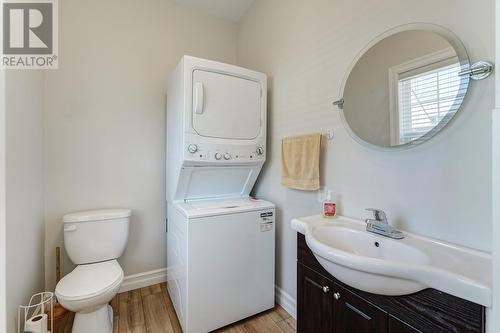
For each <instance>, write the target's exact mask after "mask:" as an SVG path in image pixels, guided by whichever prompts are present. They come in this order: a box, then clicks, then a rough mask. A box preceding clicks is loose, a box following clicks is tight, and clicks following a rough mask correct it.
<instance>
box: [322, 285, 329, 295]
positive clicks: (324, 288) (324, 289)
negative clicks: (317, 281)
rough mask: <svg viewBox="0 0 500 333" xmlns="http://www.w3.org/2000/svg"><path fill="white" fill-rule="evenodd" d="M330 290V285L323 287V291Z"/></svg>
mask: <svg viewBox="0 0 500 333" xmlns="http://www.w3.org/2000/svg"><path fill="white" fill-rule="evenodd" d="M329 291H330V287H328V286H324V287H323V292H324V293H325V294H326V293H327V292H329Z"/></svg>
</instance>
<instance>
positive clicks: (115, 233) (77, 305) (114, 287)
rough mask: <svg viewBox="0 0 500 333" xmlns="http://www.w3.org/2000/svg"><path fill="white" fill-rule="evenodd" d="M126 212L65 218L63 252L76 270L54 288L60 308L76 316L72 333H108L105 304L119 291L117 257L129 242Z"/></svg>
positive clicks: (109, 312) (108, 314) (110, 324)
mask: <svg viewBox="0 0 500 333" xmlns="http://www.w3.org/2000/svg"><path fill="white" fill-rule="evenodd" d="M130 214H131V211H130V210H129V209H112V210H111V209H106V210H96V211H87V212H79V213H73V214H68V215H65V216H64V218H63V221H64V241H65V249H66V252H67V253H68V256H69V257H70V259H71V261H73V263H75V264H77V265H78V266H76V268H75V269H74V270H73V271H72V272H71V273H69V274H67V275H66V276H64V277H63V278H62V279H61V281H59V283H58V284H57V286H56V290H55V294H56V297H57V299H58V301H59V303H61V305H62V306H63V307H65V308H66V309H68V310H70V311H73V312H75V319H74V321H73V328H72V332H73V333H89V332H92V333H111V332H112V331H113V310H112V308H111V306H109V305H108V303H109V302H110V301H111V300H112V299H113V297H114V296H115V295H116V294H117V293H118V291H119V290H120V287H121V284H122V282H123V276H124V274H123V270H122V268H121V267H120V264H119V263H118V261H116V258H118V257H120V256H121V254H122V253H123V250H124V249H125V245H126V243H127V240H128V225H129V217H130Z"/></svg>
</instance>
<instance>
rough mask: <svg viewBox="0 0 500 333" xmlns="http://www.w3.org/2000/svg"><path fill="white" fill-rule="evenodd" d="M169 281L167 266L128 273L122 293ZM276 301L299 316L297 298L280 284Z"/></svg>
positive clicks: (290, 312)
mask: <svg viewBox="0 0 500 333" xmlns="http://www.w3.org/2000/svg"><path fill="white" fill-rule="evenodd" d="M165 281H167V268H166V267H165V268H160V269H155V270H153V271H149V272H143V273H138V274H132V275H127V276H125V278H124V279H123V283H122V286H121V288H120V291H119V292H120V293H123V292H126V291H129V290H134V289H140V288H144V287H148V286H152V285H154V284H158V283H162V282H165ZM274 292H275V299H276V303H278V304H279V305H281V307H282V308H283V309H284V310H285V311H286V312H288V313H289V314H290V315H291V316H292V317H293V318H297V304H296V301H295V299H294V298H293V297H292V296H290V294H288V293H287V292H285V291H284V290H283V289H281V288H280V287H278V286H274Z"/></svg>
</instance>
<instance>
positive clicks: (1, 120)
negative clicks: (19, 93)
mask: <svg viewBox="0 0 500 333" xmlns="http://www.w3.org/2000/svg"><path fill="white" fill-rule="evenodd" d="M5 107H6V102H5V71H0V333H4V332H6V330H7V319H6V318H7V313H6V312H7V288H6V287H7V284H6V271H5V269H6V265H7V263H6V261H7V258H6V254H5V251H6V248H7V244H6V242H7V235H6V234H5V232H6V230H7V226H6V223H5V217H6V216H5V215H6V214H5V138H6V134H5V132H6V129H7V128H6V126H5Z"/></svg>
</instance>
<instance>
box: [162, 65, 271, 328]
mask: <svg viewBox="0 0 500 333" xmlns="http://www.w3.org/2000/svg"><path fill="white" fill-rule="evenodd" d="M266 80H267V78H266V76H265V75H264V74H262V73H258V72H254V71H251V70H248V69H244V68H240V67H236V66H232V65H227V64H222V63H218V62H214V61H209V60H204V59H198V58H194V57H188V56H184V57H183V58H182V60H181V61H180V63H179V64H178V66H177V67H176V69H175V71H174V73H173V74H172V77H171V78H170V81H169V87H168V93H167V204H168V206H167V212H168V214H167V215H168V222H167V223H168V225H167V231H168V232H167V269H168V291H169V294H170V297H171V298H172V302H173V304H174V307H175V310H176V312H177V315H178V317H179V321H180V323H181V326H182V329H183V331H184V332H185V333H201V332H208V331H211V330H214V329H217V328H219V327H222V326H225V325H228V324H230V323H232V322H235V321H238V320H241V319H244V318H246V317H248V316H251V315H253V314H256V313H259V312H261V311H264V310H267V309H270V308H272V307H273V306H274V234H275V231H274V217H275V216H274V215H275V212H274V205H273V204H271V203H269V202H266V201H263V200H255V199H252V198H250V197H249V194H250V191H251V190H252V188H253V186H254V184H255V181H256V180H257V177H258V175H259V172H260V170H261V168H262V165H263V164H264V162H265V159H266V150H265V147H266V89H267V83H266Z"/></svg>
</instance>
